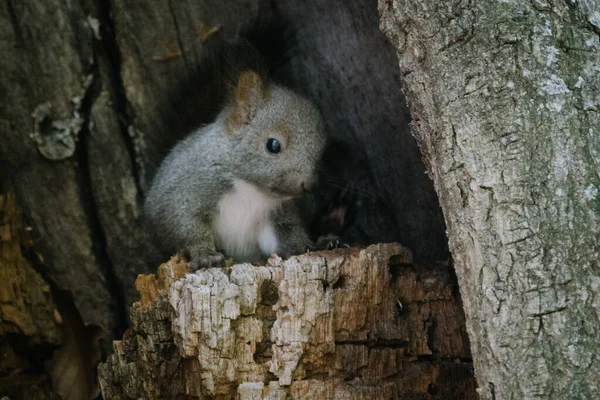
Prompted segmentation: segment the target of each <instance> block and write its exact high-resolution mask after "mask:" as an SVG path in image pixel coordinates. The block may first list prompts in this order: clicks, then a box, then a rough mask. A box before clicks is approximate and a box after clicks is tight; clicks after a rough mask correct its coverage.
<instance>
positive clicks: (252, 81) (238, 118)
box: [227, 71, 268, 130]
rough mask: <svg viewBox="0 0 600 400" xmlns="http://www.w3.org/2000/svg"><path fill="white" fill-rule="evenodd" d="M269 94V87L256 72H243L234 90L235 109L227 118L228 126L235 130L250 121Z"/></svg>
mask: <svg viewBox="0 0 600 400" xmlns="http://www.w3.org/2000/svg"><path fill="white" fill-rule="evenodd" d="M267 95H268V93H267V88H266V86H265V84H264V83H263V81H262V79H261V78H260V76H259V75H258V74H257V73H256V72H254V71H244V72H242V73H241V74H240V77H239V79H238V82H237V85H236V87H235V89H234V90H233V110H232V112H231V114H230V115H229V117H228V118H227V125H228V127H229V128H231V129H232V130H235V129H239V128H240V127H241V126H242V125H245V124H248V123H250V121H251V120H252V118H253V117H254V114H255V113H256V110H258V109H259V108H260V107H262V106H263V105H264V104H265V102H266V101H267Z"/></svg>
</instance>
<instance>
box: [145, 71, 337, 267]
mask: <svg viewBox="0 0 600 400" xmlns="http://www.w3.org/2000/svg"><path fill="white" fill-rule="evenodd" d="M270 138H274V139H277V140H278V141H279V143H280V144H281V152H280V153H279V154H272V153H270V152H269V151H267V146H266V143H267V140H268V139H270ZM325 145H326V136H325V133H324V131H323V123H322V121H321V117H320V115H319V113H318V111H317V110H316V109H315V107H314V106H313V105H312V104H311V103H309V102H308V101H307V100H306V99H304V98H302V97H300V96H298V95H296V94H295V93H293V92H291V91H290V90H288V89H285V88H283V87H280V86H278V85H276V84H274V83H269V82H264V78H263V77H261V76H260V75H259V74H258V73H255V72H253V71H245V72H242V73H241V74H240V75H239V80H238V83H237V85H236V87H235V88H234V90H233V95H232V96H231V100H230V102H229V104H228V105H227V106H226V107H225V108H224V109H223V110H222V111H221V112H220V114H219V115H218V117H217V118H216V120H215V121H214V122H213V123H211V124H209V125H207V126H205V127H202V128H199V129H197V130H195V131H194V132H192V133H191V134H190V135H189V136H188V137H187V138H186V139H184V140H183V141H181V142H180V143H179V144H177V145H176V146H175V147H174V148H173V150H172V151H171V152H170V154H169V155H168V156H167V157H166V158H165V160H164V161H163V162H162V164H161V166H160V168H159V170H158V173H157V174H156V176H155V178H154V180H153V183H152V185H151V188H150V190H149V192H148V196H147V199H146V203H145V213H146V217H147V219H148V222H149V223H150V227H151V229H152V230H153V231H154V233H155V235H156V236H157V237H158V238H159V240H160V241H161V242H162V244H163V245H164V247H165V250H167V251H171V252H175V251H181V250H185V251H187V252H188V254H189V256H190V260H191V263H192V266H193V267H194V268H198V267H201V266H208V265H220V264H221V262H222V259H223V257H222V253H225V255H226V256H233V257H234V258H235V259H236V260H237V261H256V260H260V259H263V258H266V257H268V256H269V255H270V253H271V252H274V253H277V254H279V255H281V256H289V255H292V254H297V253H302V252H304V251H306V249H307V248H309V247H311V246H312V245H313V243H312V241H311V239H310V237H309V235H308V232H307V229H306V226H305V221H302V218H301V216H300V213H299V210H298V209H297V206H296V204H295V200H296V199H298V198H299V197H301V196H303V195H304V194H305V193H306V192H308V191H310V190H311V189H313V188H314V186H315V184H316V181H317V174H318V166H319V163H320V160H321V157H322V154H323V151H324V149H325Z"/></svg>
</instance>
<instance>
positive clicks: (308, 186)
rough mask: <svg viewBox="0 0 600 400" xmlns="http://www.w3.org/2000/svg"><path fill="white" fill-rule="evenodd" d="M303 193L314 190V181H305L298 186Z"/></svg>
mask: <svg viewBox="0 0 600 400" xmlns="http://www.w3.org/2000/svg"><path fill="white" fill-rule="evenodd" d="M300 186H302V191H303V192H304V193H310V192H312V191H313V190H314V189H315V186H316V181H306V182H302V183H301V184H300Z"/></svg>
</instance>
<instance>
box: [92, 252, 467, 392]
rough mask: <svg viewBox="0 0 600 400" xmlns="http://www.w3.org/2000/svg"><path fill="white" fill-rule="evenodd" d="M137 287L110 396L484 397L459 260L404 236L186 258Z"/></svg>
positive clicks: (107, 382) (111, 368) (111, 371)
mask: <svg viewBox="0 0 600 400" xmlns="http://www.w3.org/2000/svg"><path fill="white" fill-rule="evenodd" d="M180 278H181V279H180ZM137 287H138V290H140V291H141V298H142V300H141V301H139V302H137V303H135V304H134V306H133V307H132V323H133V327H132V329H131V330H129V331H128V332H126V334H125V335H124V337H123V340H121V341H118V342H115V343H114V349H115V353H114V354H113V355H112V356H111V357H110V358H109V359H108V361H107V362H106V363H105V364H103V365H101V366H100V368H99V375H100V383H101V387H102V391H103V394H104V397H105V398H107V399H129V398H146V399H171V398H179V399H183V398H188V399H208V398H211V399H227V398H234V397H235V398H239V399H285V398H298V399H301V398H315V399H388V398H390V399H391V398H444V399H451V398H460V399H469V398H476V397H475V391H474V385H475V383H474V379H473V371H472V365H471V362H470V354H469V346H468V340H467V336H466V333H465V330H464V317H463V315H462V310H461V306H460V302H459V300H458V299H457V298H456V292H457V290H456V287H455V283H454V282H453V279H452V275H451V273H450V269H449V267H448V266H443V265H437V266H431V267H427V268H416V267H414V266H413V265H412V264H411V254H410V251H409V250H408V249H406V248H403V247H401V246H399V245H397V244H384V245H375V246H371V247H369V248H367V249H364V250H359V249H343V250H336V251H330V252H316V253H310V254H306V255H301V256H297V257H291V258H290V259H289V260H282V259H281V258H278V257H276V256H273V257H271V259H270V260H269V261H268V263H267V265H266V266H252V265H250V264H240V265H234V266H233V267H231V268H223V269H216V268H214V269H206V270H201V271H198V272H196V273H195V274H191V273H189V272H188V271H187V264H186V263H185V262H184V261H182V260H180V259H179V258H177V257H174V258H172V259H171V260H170V261H169V262H168V263H166V264H163V265H162V266H161V267H160V268H159V273H158V279H156V278H155V277H154V276H140V278H138V282H137ZM424 396H425V397H424Z"/></svg>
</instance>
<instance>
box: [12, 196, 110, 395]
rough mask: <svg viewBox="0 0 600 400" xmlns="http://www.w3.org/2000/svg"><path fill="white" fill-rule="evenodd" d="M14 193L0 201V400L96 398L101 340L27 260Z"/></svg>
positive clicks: (25, 231) (27, 241)
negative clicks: (4, 399)
mask: <svg viewBox="0 0 600 400" xmlns="http://www.w3.org/2000/svg"><path fill="white" fill-rule="evenodd" d="M22 222H23V221H22V215H21V211H20V209H19V207H18V205H17V201H16V198H15V195H14V192H13V191H8V192H7V193H6V194H4V195H0V338H1V340H0V376H1V378H0V395H8V396H9V398H11V399H31V400H42V399H53V398H56V397H55V395H57V394H58V395H59V396H60V398H61V399H62V400H80V399H86V398H92V397H93V396H94V393H97V390H98V385H97V381H96V378H95V369H96V365H97V363H98V362H99V360H100V357H99V355H100V354H99V348H98V344H97V342H98V339H99V337H98V336H95V335H94V330H92V329H89V328H86V327H85V326H84V324H83V322H82V321H81V317H80V316H79V314H78V313H77V310H76V309H75V306H74V305H73V303H72V301H71V300H70V299H66V298H65V295H64V294H62V295H61V294H60V293H57V292H56V290H52V289H51V286H50V284H49V283H48V282H47V281H46V279H45V278H44V277H43V276H42V275H41V274H40V273H39V272H38V271H37V270H36V269H35V268H34V266H33V265H32V264H31V262H29V261H28V260H27V259H26V258H25V257H24V255H23V254H22V248H25V249H27V248H29V247H30V246H31V239H30V238H29V233H30V232H31V230H30V229H29V227H24V226H23V224H22Z"/></svg>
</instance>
